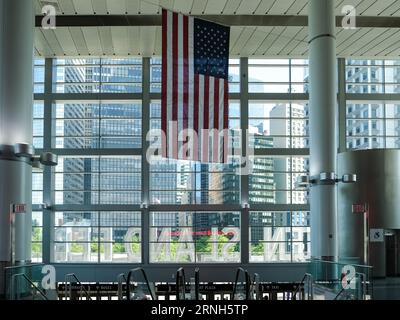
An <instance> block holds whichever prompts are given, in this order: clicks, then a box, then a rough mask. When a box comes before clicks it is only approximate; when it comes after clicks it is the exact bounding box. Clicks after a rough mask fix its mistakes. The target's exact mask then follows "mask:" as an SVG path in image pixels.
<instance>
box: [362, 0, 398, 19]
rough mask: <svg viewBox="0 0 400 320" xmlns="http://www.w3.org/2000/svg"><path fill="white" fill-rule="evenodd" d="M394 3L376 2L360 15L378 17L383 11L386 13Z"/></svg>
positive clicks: (388, 1)
mask: <svg viewBox="0 0 400 320" xmlns="http://www.w3.org/2000/svg"><path fill="white" fill-rule="evenodd" d="M396 1H397V0H396ZM392 3H394V1H393V0H379V1H374V2H373V3H372V5H371V6H370V7H369V8H367V9H365V11H364V12H360V14H362V15H364V16H377V15H379V14H380V13H381V12H382V11H384V10H385V9H386V8H387V7H388V6H390V5H391V4H392Z"/></svg>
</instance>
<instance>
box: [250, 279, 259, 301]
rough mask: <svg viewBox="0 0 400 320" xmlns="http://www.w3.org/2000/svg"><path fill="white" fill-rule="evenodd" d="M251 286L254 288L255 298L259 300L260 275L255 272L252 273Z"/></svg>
mask: <svg viewBox="0 0 400 320" xmlns="http://www.w3.org/2000/svg"><path fill="white" fill-rule="evenodd" d="M252 284H253V287H254V289H255V294H256V300H261V299H260V298H261V296H260V275H259V274H258V273H255V274H254V275H253V283H252Z"/></svg>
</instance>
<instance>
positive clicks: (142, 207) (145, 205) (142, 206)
mask: <svg viewBox="0 0 400 320" xmlns="http://www.w3.org/2000/svg"><path fill="white" fill-rule="evenodd" d="M148 208H149V205H148V204H147V202H143V203H142V204H141V205H140V209H148Z"/></svg>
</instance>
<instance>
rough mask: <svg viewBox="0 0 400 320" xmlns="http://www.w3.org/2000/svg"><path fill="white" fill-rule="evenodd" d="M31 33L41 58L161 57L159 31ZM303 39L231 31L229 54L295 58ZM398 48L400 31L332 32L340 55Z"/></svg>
mask: <svg viewBox="0 0 400 320" xmlns="http://www.w3.org/2000/svg"><path fill="white" fill-rule="evenodd" d="M36 31H40V32H39V33H38V32H36V33H35V48H36V50H37V51H38V52H39V53H40V54H41V55H44V56H53V55H54V54H56V55H61V56H63V55H64V54H66V55H77V54H80V55H88V54H90V55H103V54H106V55H127V54H131V55H139V54H140V55H143V56H151V55H153V54H155V55H160V54H161V27H155V26H153V27H148V26H145V27H138V26H136V27H84V28H77V27H70V28H61V27H60V28H57V29H56V30H55V31H53V30H41V29H39V28H38V29H36ZM41 33H42V35H41ZM307 38H308V28H307V27H257V28H256V27H232V28H231V35H230V53H231V54H232V55H234V56H237V55H241V56H253V55H254V56H262V55H266V56H279V55H284V56H287V55H290V56H299V55H301V54H303V53H305V52H306V50H307V47H308V43H307ZM398 47H400V28H389V29H386V28H360V29H356V30H344V29H342V28H337V53H338V55H339V56H350V55H351V56H357V57H358V56H359V57H362V56H365V57H368V56H375V55H377V54H379V55H386V54H390V55H394V57H397V56H396V55H395V54H396V53H397V51H396V49H397V48H398ZM300 51H302V52H300ZM393 52H394V53H393Z"/></svg>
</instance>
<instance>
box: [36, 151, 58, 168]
mask: <svg viewBox="0 0 400 320" xmlns="http://www.w3.org/2000/svg"><path fill="white" fill-rule="evenodd" d="M40 163H41V164H43V165H45V166H56V165H57V164H58V156H57V155H56V154H54V153H51V152H44V153H42V154H41V155H40Z"/></svg>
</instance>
